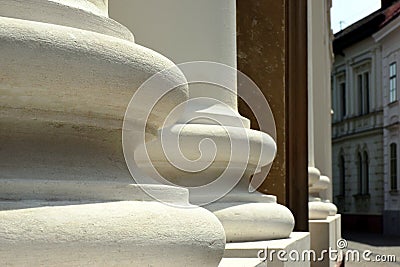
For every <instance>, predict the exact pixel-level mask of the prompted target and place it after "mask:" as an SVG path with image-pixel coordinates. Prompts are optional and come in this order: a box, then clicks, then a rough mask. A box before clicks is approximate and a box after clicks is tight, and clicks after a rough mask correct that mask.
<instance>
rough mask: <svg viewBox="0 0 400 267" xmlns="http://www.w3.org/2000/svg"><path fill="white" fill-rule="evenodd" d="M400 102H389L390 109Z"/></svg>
mask: <svg viewBox="0 0 400 267" xmlns="http://www.w3.org/2000/svg"><path fill="white" fill-rule="evenodd" d="M398 102H399V100H395V101H392V102H389V105H388V106H389V107H390V106H395V105H396V104H397V103H398Z"/></svg>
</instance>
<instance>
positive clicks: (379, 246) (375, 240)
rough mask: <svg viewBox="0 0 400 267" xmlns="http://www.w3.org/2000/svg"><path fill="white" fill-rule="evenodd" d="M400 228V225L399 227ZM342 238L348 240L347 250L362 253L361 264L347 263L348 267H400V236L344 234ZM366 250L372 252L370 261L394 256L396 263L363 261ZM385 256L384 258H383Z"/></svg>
mask: <svg viewBox="0 0 400 267" xmlns="http://www.w3.org/2000/svg"><path fill="white" fill-rule="evenodd" d="M399 227H400V225H399ZM342 236H343V238H344V239H345V240H347V244H348V245H347V250H358V251H360V255H361V256H360V257H361V261H360V262H353V261H350V260H349V261H346V262H345V265H344V266H346V267H363V266H365V267H373V266H387V267H400V236H397V237H396V236H384V235H380V234H368V233H342ZM365 250H370V251H371V255H370V256H369V258H370V259H372V260H375V259H377V258H378V257H380V258H381V259H382V258H385V257H387V256H388V255H394V256H395V257H396V262H377V261H371V262H367V261H364V260H363V259H362V253H363V251H365ZM382 256H383V257H382Z"/></svg>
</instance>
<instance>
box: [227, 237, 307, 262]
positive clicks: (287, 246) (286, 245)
mask: <svg viewBox="0 0 400 267" xmlns="http://www.w3.org/2000/svg"><path fill="white" fill-rule="evenodd" d="M308 249H310V234H309V233H308V232H292V233H291V235H290V237H289V238H285V239H276V240H268V241H257V242H240V243H227V244H226V246H225V254H224V258H223V259H222V261H221V263H220V264H219V267H261V266H268V267H271V266H272V267H287V266H290V267H300V266H301V267H303V266H304V267H306V266H310V262H309V261H302V260H299V261H293V260H291V259H290V256H289V254H290V253H291V251H297V252H299V254H300V255H301V253H302V252H303V251H305V250H308ZM273 251H275V252H273ZM279 251H284V252H279ZM278 253H282V254H285V255H284V256H282V255H281V258H287V259H288V260H287V261H282V260H279V259H278V256H277V255H278ZM266 254H267V255H266ZM270 255H272V260H271V259H269V258H268V257H269V256H270ZM265 257H267V259H265Z"/></svg>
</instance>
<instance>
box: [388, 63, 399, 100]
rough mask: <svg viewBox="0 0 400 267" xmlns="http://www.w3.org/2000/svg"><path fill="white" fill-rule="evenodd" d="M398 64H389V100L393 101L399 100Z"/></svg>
mask: <svg viewBox="0 0 400 267" xmlns="http://www.w3.org/2000/svg"><path fill="white" fill-rule="evenodd" d="M396 76H397V66H396V62H393V63H392V64H390V66H389V102H390V103H392V102H394V101H396V100H397V77H396Z"/></svg>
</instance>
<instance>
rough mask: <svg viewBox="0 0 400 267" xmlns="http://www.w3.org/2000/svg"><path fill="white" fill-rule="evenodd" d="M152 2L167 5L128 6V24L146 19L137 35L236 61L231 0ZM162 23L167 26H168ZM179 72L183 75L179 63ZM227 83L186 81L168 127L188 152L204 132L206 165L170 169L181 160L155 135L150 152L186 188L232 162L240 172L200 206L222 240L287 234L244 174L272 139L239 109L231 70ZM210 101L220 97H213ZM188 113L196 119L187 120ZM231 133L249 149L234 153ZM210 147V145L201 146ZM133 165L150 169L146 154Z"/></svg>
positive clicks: (178, 56)
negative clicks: (185, 93) (183, 102)
mask: <svg viewBox="0 0 400 267" xmlns="http://www.w3.org/2000/svg"><path fill="white" fill-rule="evenodd" d="M135 2H140V3H142V4H144V3H143V1H139V0H134V1H133V3H135ZM155 5H156V6H157V8H158V9H160V10H165V14H162V15H161V16H156V17H150V16H149V15H150V14H151V13H150V12H140V11H135V10H132V9H131V10H130V11H129V12H132V16H130V17H129V20H130V21H131V23H134V21H135V20H141V19H144V18H148V19H147V21H146V23H144V24H142V29H138V32H137V39H138V41H139V42H143V43H144V44H146V45H148V46H150V47H152V48H154V49H156V50H160V51H162V52H163V53H164V54H165V55H167V56H168V57H170V58H172V59H173V60H174V61H175V62H188V61H195V60H201V61H203V60H208V61H212V62H218V63H223V64H226V65H228V66H231V67H234V68H235V67H236V56H237V54H236V3H235V0H220V1H215V0H203V1H182V0H171V1H154V0H149V1H146V4H145V6H146V7H145V8H144V10H148V11H150V10H151V7H153V6H155ZM115 8H116V9H115V10H114V12H115V13H113V12H112V14H114V15H115V16H118V14H123V13H124V11H123V10H121V9H117V7H115ZM156 25H157V26H156ZM158 25H160V27H158ZM139 28H140V27H139ZM149 29H151V31H150V30H149ZM166 29H170V30H169V31H168V32H166ZM135 32H136V31H135ZM150 32H151V33H152V34H151V36H149V35H150ZM183 72H184V74H185V75H186V72H185V70H183ZM186 76H187V77H188V75H186ZM228 83H231V84H232V85H233V86H232V87H233V88H232V89H233V90H231V91H229V90H225V89H221V88H220V87H218V86H214V85H209V84H191V85H190V86H189V88H190V89H189V95H190V98H191V99H192V100H194V101H192V102H189V104H188V107H187V109H186V111H185V112H184V113H183V114H182V116H181V118H180V119H179V120H178V123H177V124H175V125H174V126H173V127H171V128H170V132H171V133H172V134H173V135H179V138H180V149H182V152H183V154H184V155H186V156H187V158H190V159H197V158H199V157H201V156H202V154H200V152H199V151H198V150H199V144H200V145H201V140H207V139H209V140H212V141H213V142H214V144H215V146H216V154H215V158H213V159H212V160H211V161H210V166H209V167H208V168H206V169H204V170H202V171H197V172H188V171H184V170H180V169H178V168H176V167H175V166H174V165H173V164H171V162H172V163H174V164H178V165H180V164H183V160H181V159H180V158H173V157H172V158H171V157H169V158H168V159H167V157H166V156H165V154H164V151H162V150H161V147H162V144H161V141H160V140H157V141H152V142H151V143H149V145H148V146H147V149H148V152H149V156H150V159H151V161H152V164H153V166H154V167H155V168H156V170H157V171H158V172H159V173H160V174H161V175H162V176H164V177H166V178H167V179H168V180H169V181H171V182H173V183H175V184H179V185H182V186H188V187H193V186H200V185H204V184H208V183H210V182H212V181H214V180H215V179H217V178H218V177H219V176H220V175H221V173H223V171H224V169H225V168H226V167H227V165H228V164H231V166H233V167H232V168H231V169H230V171H231V174H232V179H234V178H235V175H239V178H240V177H241V176H242V178H241V181H240V182H239V184H238V185H237V186H236V187H235V188H234V189H233V190H232V191H231V192H230V193H229V194H227V195H225V196H224V197H223V198H221V199H219V200H218V201H217V202H214V203H211V204H209V205H207V206H205V207H206V208H208V209H210V210H212V211H213V212H214V214H215V215H216V216H217V217H218V218H219V219H220V221H221V222H222V224H223V226H224V229H225V233H226V236H227V241H228V242H239V241H255V240H269V239H277V238H287V237H288V236H289V235H290V233H291V232H292V229H293V226H294V219H293V215H292V214H291V212H290V211H289V210H288V209H287V208H286V207H284V206H282V205H279V204H277V203H276V197H275V196H272V195H263V194H260V193H257V192H255V193H249V191H248V190H249V179H250V176H251V175H252V174H253V173H254V172H258V171H260V170H259V169H260V167H261V166H266V165H267V164H270V163H271V162H272V160H273V158H274V155H275V152H276V144H275V142H274V141H273V139H272V138H271V137H270V136H269V135H268V134H266V133H262V132H259V131H255V130H251V129H250V123H249V120H248V119H247V118H244V117H242V116H240V115H239V113H238V110H237V95H236V75H234V76H233V77H230V79H229V81H228ZM199 97H203V98H199ZM204 98H208V100H205V99H204ZM215 100H217V101H220V103H216V101H215ZM266 112H267V111H266ZM192 118H196V119H195V120H192V121H190V119H192ZM188 121H189V122H188ZM271 123H272V121H271ZM235 138H236V139H235ZM232 139H235V140H234V141H235V142H236V143H237V144H241V145H243V146H244V147H245V146H246V145H249V146H250V156H249V157H248V156H247V155H246V151H245V150H243V151H241V150H240V149H239V153H237V152H236V153H233V154H234V155H231V152H232V151H234V150H235V149H236V151H237V150H238V148H237V147H235V148H232V147H230V146H229V145H230V144H231V143H232V142H233V141H232ZM200 150H201V146H200ZM210 151H211V148H209V149H204V150H202V151H201V152H202V153H207V152H210ZM241 152H242V153H243V154H241ZM138 153H143V151H142V152H138ZM260 158H261V162H260V164H259V160H260ZM139 165H140V166H141V167H142V168H144V169H147V170H148V169H150V166H149V163H148V162H146V161H145V160H144V158H142V161H141V162H139ZM243 173H244V174H243ZM242 174H243V175H242ZM190 190H191V189H190ZM211 195H212V192H209V194H207V193H204V192H203V193H197V191H196V190H191V191H190V198H191V200H192V201H195V202H196V201H199V202H203V201H207V199H209V198H210V196H211ZM221 197H222V195H221Z"/></svg>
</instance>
